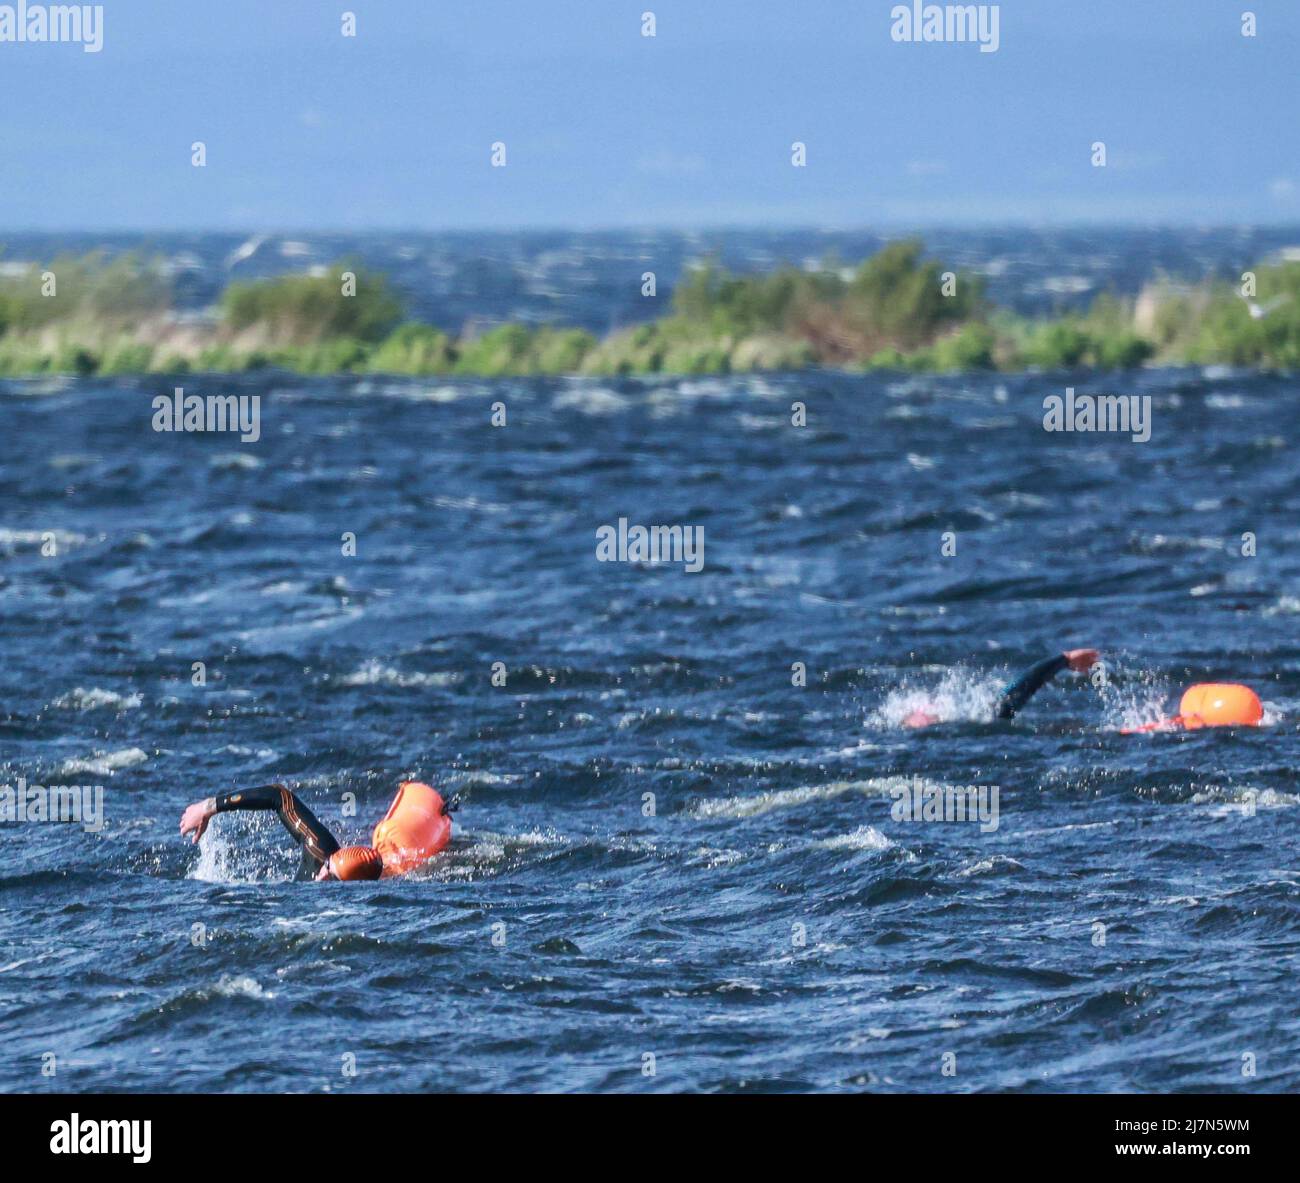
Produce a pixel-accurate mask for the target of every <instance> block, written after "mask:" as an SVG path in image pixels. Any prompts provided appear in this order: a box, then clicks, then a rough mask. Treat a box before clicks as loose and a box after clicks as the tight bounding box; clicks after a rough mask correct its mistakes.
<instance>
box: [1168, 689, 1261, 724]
mask: <svg viewBox="0 0 1300 1183" xmlns="http://www.w3.org/2000/svg"><path fill="white" fill-rule="evenodd" d="M1178 716H1179V719H1180V721H1181V722H1182V725H1183V726H1184V727H1186V728H1188V729H1189V730H1195V729H1196V728H1198V727H1258V726H1259V722H1260V720H1261V719H1263V717H1264V707H1263V705H1262V704H1261V703H1260V701H1259V695H1258V694H1256V693H1255V692H1254V691H1253V690H1252V689H1251V688H1250V687H1249V686H1238V685H1237V684H1236V683H1233V682H1199V683H1197V684H1196V685H1195V686H1189V687H1188V688H1187V693H1186V694H1184V695H1183V701H1182V702H1180V703H1179V704H1178Z"/></svg>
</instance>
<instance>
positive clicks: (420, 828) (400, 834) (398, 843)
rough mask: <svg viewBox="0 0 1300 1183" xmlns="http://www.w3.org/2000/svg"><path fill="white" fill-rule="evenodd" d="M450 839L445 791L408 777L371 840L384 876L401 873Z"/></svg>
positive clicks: (429, 855)
mask: <svg viewBox="0 0 1300 1183" xmlns="http://www.w3.org/2000/svg"><path fill="white" fill-rule="evenodd" d="M450 841H451V815H450V814H449V813H448V812H447V803H446V802H445V801H444V800H443V799H442V794H441V793H439V792H438V791H437V790H436V789H433V788H431V787H430V786H429V785H426V784H423V783H421V782H420V781H418V780H405V781H403V782H402V783H401V784H400V785H399V786H398V788H397V796H396V797H394V798H393V803H392V805H390V806H389V807H388V812H387V813H386V814H385V815H384V820H383V821H381V822H380V823H379V824H378V825H377V826H376V827H375V833H374V836H373V837H372V838H371V843H372V844H373V845H374V847H375V849H376V850H377V851H379V853H380V855H381V856H382V857H383V860H384V874H385V875H401V874H403V873H405V872H406V871H409V870H411V869H412V868H413V867H418V866H419V865H420V864H421V863H423V862H425V861H426V860H428V859H430V858H432V857H433V856H434V855H435V854H437V853H438V851H440V850H442V849H443V848H444V847H445V846H446V845H447V843H448V842H450Z"/></svg>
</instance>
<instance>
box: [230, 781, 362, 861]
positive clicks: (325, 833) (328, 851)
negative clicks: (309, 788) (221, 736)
mask: <svg viewBox="0 0 1300 1183" xmlns="http://www.w3.org/2000/svg"><path fill="white" fill-rule="evenodd" d="M215 801H216V812H217V813H228V812H229V811H230V810H232V809H274V810H275V812H276V813H278V814H279V815H280V821H281V822H283V823H284V828H285V829H286V830H288V831H289V833H290V834H291V835H293V840H294V841H295V842H297V843H298V845H299V846H301V847H302V862H301V863H300V864H299V865H298V878H299V879H314V878H315V877H316V872H317V871H319V870H320V869H321V867H322V865H324V863H325V860H326V859H328V858H329V856H330V855H332V854H333V853H334V852H335V851H336V850H338V848H339V844H338V842H337V841H336V840H335V838H334V835H333V834H331V833H330V832H329V830H327V829H326V828H325V826H324V825H323V824H322V823H321V822H320V820H319V819H318V818H317V817H316V815H315V814H314V813H312V811H311V810H310V809H308V808H307V806H305V805H304V804H303V803H302V802H301V801H299V800H298V798H297V797H295V796H294V795H293V794H292V793H291V792H290V791H289V790H288V789H286V788H285V787H284V785H259V786H258V787H257V788H255V789H239V790H238V791H236V792H234V793H225V794H223V795H222V796H220V797H217V798H215Z"/></svg>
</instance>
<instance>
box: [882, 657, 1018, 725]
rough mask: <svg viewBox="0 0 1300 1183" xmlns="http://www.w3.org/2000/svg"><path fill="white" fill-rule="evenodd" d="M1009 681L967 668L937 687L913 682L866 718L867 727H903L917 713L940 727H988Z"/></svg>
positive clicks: (947, 675) (892, 693)
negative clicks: (969, 724) (937, 723)
mask: <svg viewBox="0 0 1300 1183" xmlns="http://www.w3.org/2000/svg"><path fill="white" fill-rule="evenodd" d="M1006 681H1007V679H1006V678H1005V677H998V676H997V675H994V674H989V673H976V672H974V671H973V670H968V669H965V668H963V667H960V666H959V667H958V668H956V669H952V670H948V671H947V673H945V674H944V675H943V677H942V679H940V681H939V683H938V685H936V686H924V685H918V684H916V683H915V682H913V681H912V680H911V679H907V680H905V681H904V682H903V684H902V685H901V686H899V687H897V688H896V689H894V690H891V691H890V692H889V694H888V695H886V696H885V701H884V702H882V703H881V704H880V706H878V707H877V708H876V709H875V710H874V711H872V712H871V714H870V715H868V716H867V718H866V726H868V727H881V728H892V727H902V726H903V725H904V723H905V721H906V720H907V718H908V717H909V716H911V715H913V714H915V713H917V712H922V713H924V714H927V715H930V716H933V718H934V719H935V721H936V722H939V723H953V722H964V723H986V722H988V721H989V720H991V719H992V718H993V710H994V706H995V704H996V703H997V700H998V695H1000V694H1001V693H1002V688H1003V686H1005V685H1006Z"/></svg>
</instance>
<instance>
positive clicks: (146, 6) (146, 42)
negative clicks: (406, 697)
mask: <svg viewBox="0 0 1300 1183" xmlns="http://www.w3.org/2000/svg"><path fill="white" fill-rule="evenodd" d="M354 7H355V9H356V17H357V27H356V36H355V37H345V36H343V35H342V30H341V25H340V20H341V15H342V12H343V11H344V9H345V8H346V6H334V5H328V6H327V5H324V4H322V3H319V2H318V0H317V2H312V0H281V2H280V3H278V4H277V5H276V6H275V7H274V8H273V9H269V8H267V7H266V6H264V5H261V4H258V3H255V2H254V0H229V2H228V3H227V4H224V5H223V6H221V7H220V8H215V7H214V8H207V7H195V8H193V9H187V10H184V11H181V10H180V9H179V8H178V7H177V6H175V5H174V4H167V3H164V2H163V0H135V2H133V3H124V2H123V3H111V4H107V5H104V6H103V8H104V14H103V30H102V32H103V42H102V48H101V49H100V50H99V51H98V52H91V53H87V52H83V47H82V46H79V45H74V44H31V43H24V44H18V43H13V42H5V43H0V99H2V100H3V102H4V106H5V112H6V124H7V126H6V134H5V143H4V146H3V149H2V150H0V162H2V163H3V168H0V211H3V213H0V219H2V220H3V222H4V223H5V224H6V225H7V229H6V230H5V232H6V233H23V232H30V233H41V232H66V233H73V232H87V233H164V232H177V233H196V232H211V233H227V232H228V233H244V232H248V233H256V232H274V233H288V232H292V233H338V232H347V233H357V232H359V231H362V230H364V232H385V231H394V232H398V233H401V232H429V233H450V232H454V231H482V230H506V229H519V228H525V229H535V230H540V231H551V230H575V231H592V232H599V231H601V230H607V229H609V230H615V229H617V230H624V229H657V230H682V231H687V232H690V231H696V230H709V229H717V228H732V227H734V228H778V227H779V228H786V227H788V228H835V229H843V228H855V227H871V228H887V229H889V230H891V231H892V230H894V229H898V230H909V229H911V230H923V229H926V228H933V227H941V226H942V227H952V228H956V227H961V226H977V227H989V226H999V225H1004V226H1009V227H1020V226H1043V227H1049V228H1058V227H1059V228H1068V227H1070V226H1074V225H1086V226H1100V225H1105V226H1112V225H1113V226H1139V227H1152V226H1156V227H1166V226H1167V227H1170V228H1192V227H1198V226H1207V227H1222V226H1236V225H1251V226H1273V225H1289V224H1292V223H1297V224H1300V163H1297V160H1296V158H1295V152H1294V148H1295V145H1296V131H1295V127H1296V115H1297V111H1296V101H1295V98H1296V89H1295V86H1294V83H1293V75H1294V63H1295V61H1296V60H1297V56H1300V55H1298V54H1297V50H1298V49H1300V7H1297V6H1296V5H1294V4H1284V3H1282V2H1280V0H1258V2H1257V3H1255V4H1253V5H1252V6H1251V8H1252V11H1254V12H1255V13H1256V14H1257V18H1258V29H1257V35H1256V36H1254V37H1245V36H1243V35H1242V28H1241V6H1234V5H1228V4H1225V3H1222V2H1220V0H1154V2H1153V3H1150V4H1146V5H1144V6H1143V7H1142V8H1141V10H1140V11H1134V10H1132V8H1131V6H1129V5H1128V4H1126V3H1124V2H1123V0H1086V2H1084V0H1061V3H1059V4H1054V5H1052V6H1050V7H1044V6H1041V5H1036V4H1026V3H1023V2H1018V3H1004V4H1001V5H997V6H995V7H996V8H997V9H998V11H999V13H1000V20H999V32H998V48H997V50H996V52H988V53H985V52H982V51H981V47H980V46H978V45H976V44H972V43H969V42H967V43H961V44H954V43H925V44H909V43H899V42H896V41H894V40H893V39H892V38H891V24H892V21H891V10H892V9H893V7H894V5H893V4H892V3H890V2H888V0H871V2H868V3H865V4H862V5H846V4H845V3H843V2H842V0H771V2H769V3H765V4H763V5H762V6H755V5H753V4H752V3H748V2H746V0H712V2H711V3H710V4H709V5H707V6H699V5H692V4H689V3H687V2H686V0H643V3H640V4H636V5H631V6H626V7H624V6H619V5H612V4H609V3H600V2H597V0H567V2H565V3H555V4H552V5H546V6H541V7H540V8H539V7H538V6H536V5H533V4H529V3H526V2H524V0H510V2H501V3H496V4H492V5H482V4H473V3H470V2H469V0H452V2H448V3H444V4H440V5H437V6H432V5H427V4H420V3H418V0H390V2H388V3H386V4H384V5H383V6H376V7H373V8H372V7H363V6H359V5H358V6H354ZM643 10H649V11H653V12H654V13H655V16H656V36H654V37H653V38H651V37H644V36H642V35H641V34H642V28H641V13H642V11H643ZM199 141H201V142H202V143H203V144H204V145H205V146H206V153H207V163H206V166H205V167H202V168H196V167H194V166H193V165H192V163H191V145H192V144H193V143H195V142H199ZM796 141H797V142H800V143H803V144H805V145H806V149H807V164H806V167H800V168H796V167H792V165H791V149H792V145H793V144H794V143H795V142H796ZM1096 141H1102V142H1104V143H1105V144H1106V146H1107V165H1106V167H1104V168H1095V167H1093V166H1092V163H1091V160H1090V151H1091V145H1092V144H1093V143H1094V142H1096ZM498 142H500V143H504V144H505V145H506V149H507V164H506V167H504V168H494V167H492V166H491V163H490V159H489V156H490V151H491V146H492V145H493V144H494V143H498Z"/></svg>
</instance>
